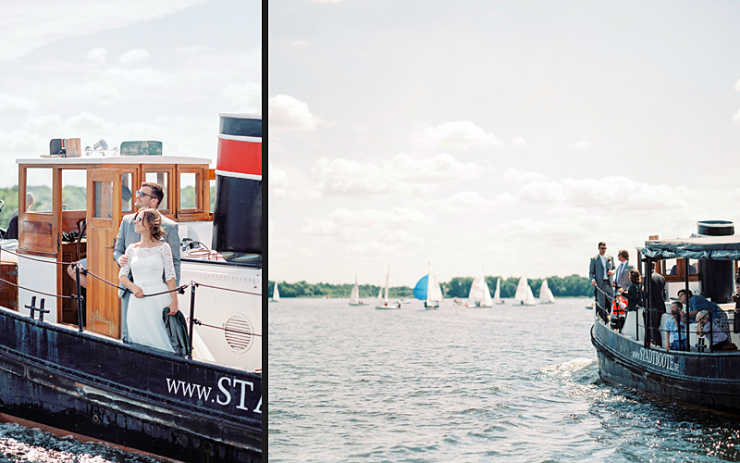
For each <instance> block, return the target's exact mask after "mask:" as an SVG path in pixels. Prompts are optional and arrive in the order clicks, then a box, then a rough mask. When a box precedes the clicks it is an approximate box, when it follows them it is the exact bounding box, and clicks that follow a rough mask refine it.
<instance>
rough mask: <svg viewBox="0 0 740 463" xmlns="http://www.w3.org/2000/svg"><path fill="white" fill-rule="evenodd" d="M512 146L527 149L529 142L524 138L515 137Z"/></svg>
mask: <svg viewBox="0 0 740 463" xmlns="http://www.w3.org/2000/svg"><path fill="white" fill-rule="evenodd" d="M511 144H512V146H516V147H520V148H521V147H525V146H527V140H525V139H524V137H514V139H512V140H511Z"/></svg>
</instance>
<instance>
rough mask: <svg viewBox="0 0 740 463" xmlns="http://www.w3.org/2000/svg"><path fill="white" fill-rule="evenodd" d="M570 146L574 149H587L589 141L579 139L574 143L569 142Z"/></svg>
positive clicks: (589, 144)
mask: <svg viewBox="0 0 740 463" xmlns="http://www.w3.org/2000/svg"><path fill="white" fill-rule="evenodd" d="M570 147H571V148H573V149H575V150H579V151H586V150H587V149H589V148H591V142H590V141H588V140H585V139H581V140H578V141H577V142H575V143H571V145H570Z"/></svg>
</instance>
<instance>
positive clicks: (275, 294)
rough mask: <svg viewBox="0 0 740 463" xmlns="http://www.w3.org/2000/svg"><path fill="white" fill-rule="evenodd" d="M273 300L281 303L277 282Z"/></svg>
mask: <svg viewBox="0 0 740 463" xmlns="http://www.w3.org/2000/svg"><path fill="white" fill-rule="evenodd" d="M272 300H273V301H275V302H280V291H279V290H278V283H277V281H276V282H275V287H274V288H273V290H272Z"/></svg>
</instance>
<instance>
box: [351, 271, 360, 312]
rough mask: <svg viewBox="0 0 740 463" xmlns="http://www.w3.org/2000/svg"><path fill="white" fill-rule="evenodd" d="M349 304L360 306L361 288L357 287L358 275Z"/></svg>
mask: <svg viewBox="0 0 740 463" xmlns="http://www.w3.org/2000/svg"><path fill="white" fill-rule="evenodd" d="M349 303H350V304H352V305H360V304H361V302H360V287H359V286H358V285H357V275H355V285H354V286H353V287H352V293H351V294H350V296H349Z"/></svg>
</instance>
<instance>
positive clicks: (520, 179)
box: [504, 169, 689, 212]
mask: <svg viewBox="0 0 740 463" xmlns="http://www.w3.org/2000/svg"><path fill="white" fill-rule="evenodd" d="M504 178H505V179H506V180H508V181H509V182H511V184H513V185H519V187H518V189H515V190H513V191H512V194H513V195H514V196H515V197H516V198H517V199H518V200H520V201H523V202H524V203H542V204H549V205H556V204H561V205H568V206H571V207H577V208H582V209H589V210H592V211H600V210H606V209H609V210H623V211H632V212H640V211H655V210H660V211H664V210H669V209H674V210H675V209H681V208H685V207H686V206H687V204H688V197H689V195H688V190H687V189H686V187H684V186H671V185H666V184H657V183H646V182H640V181H638V180H633V179H630V178H626V177H619V176H610V177H602V178H563V179H551V178H548V177H546V176H545V175H543V174H540V173H537V172H525V171H519V170H515V169H509V170H507V171H506V172H505V173H504Z"/></svg>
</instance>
